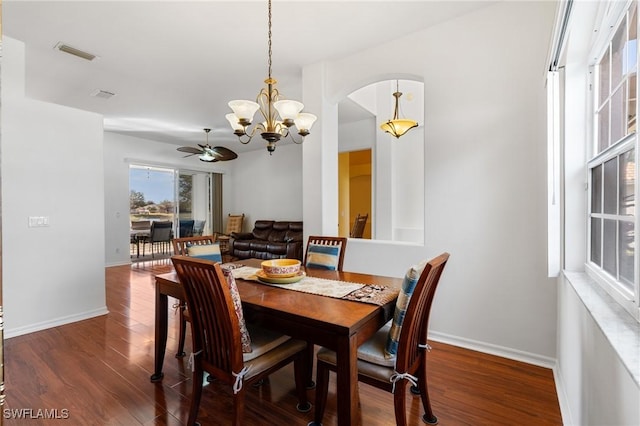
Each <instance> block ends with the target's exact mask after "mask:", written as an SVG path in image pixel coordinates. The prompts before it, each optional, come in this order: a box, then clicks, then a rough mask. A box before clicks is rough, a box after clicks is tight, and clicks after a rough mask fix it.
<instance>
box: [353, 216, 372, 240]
mask: <svg viewBox="0 0 640 426" xmlns="http://www.w3.org/2000/svg"><path fill="white" fill-rule="evenodd" d="M368 218H369V213H367V214H365V215H360V213H358V215H357V216H356V220H355V221H354V222H353V228H351V233H350V234H349V237H351V238H362V235H363V234H364V227H365V226H366V224H367V219H368Z"/></svg>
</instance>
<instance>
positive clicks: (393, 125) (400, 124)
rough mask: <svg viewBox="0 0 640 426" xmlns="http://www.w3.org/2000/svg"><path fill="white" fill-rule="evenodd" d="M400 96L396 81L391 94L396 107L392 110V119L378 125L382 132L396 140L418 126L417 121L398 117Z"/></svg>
mask: <svg viewBox="0 0 640 426" xmlns="http://www.w3.org/2000/svg"><path fill="white" fill-rule="evenodd" d="M400 96H402V92H400V90H398V80H396V91H395V93H394V94H393V97H394V98H396V105H395V107H394V109H393V118H392V119H391V120H388V121H387V122H385V123H382V124H381V125H380V128H381V129H382V130H384V131H385V132H387V133H389V134H391V135H392V136H395V137H396V139H399V138H400V136H402V135H404V134H405V133H407V132H408V131H409V130H411V129H413V128H414V127H417V126H418V122H417V121H414V120H408V119H406V118H400V117H399V114H398V110H399V104H400Z"/></svg>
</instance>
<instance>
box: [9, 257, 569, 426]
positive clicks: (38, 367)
mask: <svg viewBox="0 0 640 426" xmlns="http://www.w3.org/2000/svg"><path fill="white" fill-rule="evenodd" d="M168 262H169V261H167V260H157V261H154V262H142V263H137V264H135V265H132V266H118V267H110V268H106V283H107V284H106V285H107V306H108V308H109V314H108V315H105V316H101V317H98V318H94V319H90V320H86V321H81V322H77V323H73V324H69V325H65V326H61V327H56V328H53V329H48V330H44V331H41V332H37V333H31V334H28V335H25V336H20V337H15V338H12V339H8V340H7V341H6V342H5V379H6V382H5V385H6V391H5V393H6V405H5V407H4V410H3V417H4V424H6V425H38V426H42V425H67V424H68V425H83V426H84V425H87V426H88V425H127V426H129V425H131V426H134V425H182V424H184V423H185V422H186V419H187V411H188V407H189V398H190V393H191V384H190V380H191V374H190V372H189V370H188V366H187V361H188V360H187V358H188V357H185V358H182V359H180V358H175V357H174V356H173V354H175V351H176V350H175V348H176V340H177V330H176V321H177V315H172V314H170V317H169V318H170V319H169V321H170V322H169V339H168V347H167V357H166V359H165V363H164V372H165V377H164V380H163V381H162V382H161V383H157V384H154V383H151V382H150V380H149V376H150V375H151V373H152V371H153V360H154V357H153V342H154V309H155V302H154V279H153V276H154V274H155V273H161V272H166V271H167V270H169V268H170V266H169V263H168ZM431 344H432V346H433V350H432V351H431V352H430V354H429V363H430V364H429V365H430V382H429V387H430V395H431V399H432V404H433V408H434V411H435V414H436V415H437V416H438V418H439V420H440V423H439V424H440V425H494V426H495V425H527V424H537V425H561V424H562V420H561V417H560V409H559V406H558V399H557V396H556V392H555V386H554V381H553V375H552V372H551V371H550V370H548V369H545V368H541V367H536V366H532V365H528V364H524V363H520V362H515V361H511V360H507V359H504V358H499V357H496V356H491V355H486V354H483V353H479V352H474V351H470V350H466V349H461V348H458V347H455V346H450V345H445V344H441V343H437V342H432V343H431ZM189 350H190V342H189V341H188V343H187V352H188V351H189ZM309 396H310V398H311V400H312V401H313V398H314V397H315V391H310V394H309ZM295 403H296V398H295V392H294V383H293V368H292V367H291V366H289V367H287V368H285V369H283V370H280V371H278V372H276V373H275V374H273V375H272V376H271V377H270V378H269V382H268V383H266V384H264V385H263V386H261V387H258V388H252V389H251V390H250V391H249V392H248V399H247V405H246V412H245V419H246V422H245V423H246V424H247V425H284V424H287V425H306V424H307V423H308V422H309V421H311V420H312V418H313V410H312V411H311V412H309V413H298V412H297V411H296V409H295ZM360 404H361V407H362V423H363V424H364V425H372V426H376V425H380V426H382V425H384V426H387V425H393V424H394V415H393V402H392V397H391V395H390V394H388V393H385V392H383V391H380V390H378V389H375V388H373V387H370V386H368V385H364V384H360ZM407 409H408V410H409V413H410V418H411V423H410V424H411V425H421V424H423V423H422V422H421V420H420V417H421V416H422V414H423V411H422V407H421V405H420V400H419V398H414V397H410V398H408V399H407ZM231 411H232V410H231V398H230V391H228V390H226V389H223V388H222V387H218V386H217V385H216V384H215V383H213V384H210V385H209V386H207V387H205V391H204V395H203V399H202V404H201V407H200V418H199V420H200V421H201V423H202V425H224V424H229V423H230V419H231V415H230V413H231ZM19 417H22V418H19ZM335 424H336V401H335V375H333V374H332V375H331V383H330V388H329V401H328V407H327V411H326V415H325V419H324V425H325V426H330V425H335Z"/></svg>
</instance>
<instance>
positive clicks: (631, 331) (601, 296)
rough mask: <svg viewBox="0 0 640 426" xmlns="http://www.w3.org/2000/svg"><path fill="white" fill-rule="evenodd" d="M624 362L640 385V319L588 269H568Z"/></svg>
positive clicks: (570, 280)
mask: <svg viewBox="0 0 640 426" xmlns="http://www.w3.org/2000/svg"><path fill="white" fill-rule="evenodd" d="M564 276H565V279H566V280H567V282H568V283H569V284H570V285H571V286H572V287H573V289H574V290H575V291H576V293H577V294H578V297H579V298H580V299H581V300H582V303H584V306H585V307H586V308H587V310H588V311H589V313H590V314H591V316H592V318H593V319H594V321H595V322H596V324H597V325H598V327H599V328H600V330H602V333H603V334H604V335H605V337H606V338H607V340H608V341H609V343H611V346H612V348H613V350H614V351H615V352H616V353H617V354H618V357H619V358H620V360H621V361H622V364H624V366H625V367H626V369H627V370H628V371H629V373H630V374H631V376H632V377H633V380H634V381H635V382H636V384H638V385H640V323H639V322H638V321H636V320H635V318H633V317H632V316H631V315H630V314H629V313H628V312H627V311H625V310H624V309H623V308H622V307H621V306H620V305H619V304H618V303H617V302H616V301H615V300H613V298H612V297H611V296H609V295H608V294H607V292H605V291H604V290H603V289H602V288H600V286H598V284H597V283H596V282H595V281H594V280H593V279H592V278H590V277H589V276H588V275H587V274H586V273H584V272H568V271H564Z"/></svg>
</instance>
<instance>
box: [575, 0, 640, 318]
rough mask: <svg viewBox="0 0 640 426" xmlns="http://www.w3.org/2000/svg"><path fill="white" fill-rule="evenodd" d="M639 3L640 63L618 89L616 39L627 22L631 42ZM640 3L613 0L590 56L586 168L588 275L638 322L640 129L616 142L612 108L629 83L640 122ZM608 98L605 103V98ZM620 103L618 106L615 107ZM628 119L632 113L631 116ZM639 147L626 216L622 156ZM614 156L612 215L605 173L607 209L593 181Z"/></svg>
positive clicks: (625, 103)
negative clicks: (626, 230)
mask: <svg viewBox="0 0 640 426" xmlns="http://www.w3.org/2000/svg"><path fill="white" fill-rule="evenodd" d="M634 6H635V8H636V9H635V14H636V28H635V34H636V52H635V53H636V57H635V66H630V67H627V70H628V71H627V73H628V74H627V75H625V74H623V75H622V79H621V80H620V81H619V82H618V83H617V84H616V85H615V87H612V83H611V80H612V78H613V77H612V72H613V71H612V70H611V63H612V60H611V58H612V55H613V54H612V49H613V41H614V39H615V38H616V35H617V33H618V30H619V28H620V26H621V25H622V24H623V23H624V25H625V27H626V30H627V33H626V38H625V40H628V37H629V34H630V28H629V26H630V23H631V20H630V19H627V16H631V15H630V14H629V12H630V11H631V10H632V9H633V7H634ZM639 7H640V5H638V3H637V0H633V1H628V2H624V3H622V4H620V3H617V4H616V2H611V3H609V4H608V5H607V13H606V17H605V19H603V25H602V27H601V28H602V31H600V37H599V38H598V39H597V41H596V43H595V44H594V49H593V50H592V52H593V53H594V54H592V55H591V56H590V57H591V58H593V62H592V63H591V66H592V68H593V70H594V71H595V72H592V73H591V82H590V83H591V84H590V85H589V86H590V92H589V93H588V99H589V102H590V104H591V105H590V107H591V112H590V116H589V117H590V118H589V123H588V125H589V126H590V127H591V136H590V137H589V138H588V139H587V141H586V142H587V164H586V165H587V167H586V173H587V176H586V178H587V188H586V189H587V206H586V215H587V230H586V231H587V241H586V260H585V271H586V272H587V274H588V275H589V276H590V277H591V278H592V279H594V280H595V281H596V282H597V283H598V284H599V285H600V287H602V288H603V289H604V290H605V291H606V292H607V293H608V294H609V295H610V296H611V297H613V298H614V300H615V301H616V302H617V303H619V304H620V305H621V306H622V307H623V308H624V309H625V310H626V311H627V312H629V313H630V314H631V315H632V316H633V317H634V318H635V319H636V320H637V321H640V250H639V247H638V242H640V238H639V237H638V235H637V231H638V230H639V229H640V227H639V226H640V220H639V217H638V216H639V215H638V212H639V210H638V202H639V201H640V197H639V196H640V179H639V174H638V164H639V163H638V160H639V150H640V144H639V135H638V131H637V127H635V128H634V129H633V130H632V131H631V132H630V133H629V134H626V135H624V136H623V137H622V138H620V139H619V140H617V141H611V140H610V138H611V134H612V130H611V127H612V124H611V109H612V102H613V99H614V97H615V95H616V91H617V90H618V89H619V88H621V87H624V88H626V90H627V98H626V99H624V101H623V106H624V110H623V113H622V114H623V116H624V115H625V113H626V112H627V108H629V104H630V99H632V98H635V99H636V101H635V105H634V106H635V117H636V121H637V117H638V102H637V99H638V82H637V79H638V75H637V74H638V68H639V65H640V54H639V52H638V49H637V35H638V29H639V25H638V23H639V21H640V20H639V19H638V13H639ZM605 55H609V58H608V60H609V64H608V66H609V70H608V78H609V82H608V86H609V88H608V90H609V92H608V94H607V95H606V97H604V98H603V97H602V96H601V94H600V88H601V81H600V79H599V77H600V75H599V71H600V69H599V65H600V63H601V61H602V59H603V57H604V56H605ZM622 56H623V61H624V60H625V58H628V55H627V54H625V53H623V55H622ZM623 69H624V65H623ZM631 71H633V73H635V75H636V77H635V78H636V88H635V93H631V92H630V90H631V87H630V86H631V85H630V84H629V83H630V81H631V79H630V78H629V75H630V74H632V72H631ZM603 99H604V101H603ZM613 107H615V106H613ZM603 109H605V110H607V111H608V112H607V114H608V117H606V122H607V125H608V129H607V143H606V145H605V146H606V147H605V148H603V149H602V150H601V151H600V152H598V151H599V146H600V144H601V142H600V134H601V132H600V130H601V129H600V128H599V125H600V123H601V120H600V118H601V117H600V115H599V112H600V111H601V110H603ZM626 115H627V117H628V114H626ZM624 123H625V126H626V129H625V132H627V131H628V126H629V122H628V118H626V119H624ZM631 150H633V152H634V155H633V161H634V164H635V167H634V183H635V184H634V206H633V213H632V215H628V214H621V212H620V200H619V197H620V166H619V165H620V158H621V156H622V155H624V153H627V152H629V151H631ZM612 159H616V163H617V165H616V170H617V172H616V186H615V192H616V194H615V196H616V213H615V214H610V213H605V212H604V193H605V184H604V173H603V179H602V189H601V191H602V193H601V197H600V198H601V200H602V201H601V202H602V204H603V206H602V208H601V209H600V210H601V211H600V212H595V213H593V212H592V196H593V194H592V188H593V182H592V176H593V173H592V171H593V170H594V169H595V168H596V167H598V166H602V167H603V168H604V165H605V163H606V162H607V161H610V160H612ZM593 218H600V219H601V225H600V232H601V239H600V247H601V248H602V252H601V255H600V257H601V260H600V265H598V264H596V263H594V262H592V261H591V258H592V241H593V240H592V219H593ZM606 219H612V220H615V223H616V232H615V235H616V241H615V244H614V247H615V251H616V261H615V262H616V275H615V276H613V275H611V274H610V273H608V272H606V271H605V269H604V268H605V265H604V262H605V261H604V246H605V242H604V230H603V229H604V221H605V220H606ZM621 222H632V223H633V225H634V231H633V247H634V257H633V266H634V267H633V283H632V288H631V289H629V288H628V286H627V285H625V284H624V283H623V282H622V281H621V280H620V279H619V278H618V277H619V276H620V256H619V254H618V253H619V247H620V245H619V244H620V239H619V235H620V231H619V224H620V223H621Z"/></svg>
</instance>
